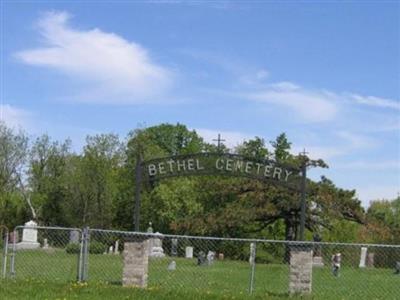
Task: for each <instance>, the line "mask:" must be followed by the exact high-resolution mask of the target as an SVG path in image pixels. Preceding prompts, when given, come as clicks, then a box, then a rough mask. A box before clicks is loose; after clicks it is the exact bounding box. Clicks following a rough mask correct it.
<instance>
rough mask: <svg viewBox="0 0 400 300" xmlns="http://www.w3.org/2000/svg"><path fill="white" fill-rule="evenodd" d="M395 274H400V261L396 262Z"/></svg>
mask: <svg viewBox="0 0 400 300" xmlns="http://www.w3.org/2000/svg"><path fill="white" fill-rule="evenodd" d="M394 274H400V261H397V262H396V267H395V271H394Z"/></svg>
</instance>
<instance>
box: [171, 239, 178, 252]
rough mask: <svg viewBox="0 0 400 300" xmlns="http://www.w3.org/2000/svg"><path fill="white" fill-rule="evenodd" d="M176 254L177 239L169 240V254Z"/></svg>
mask: <svg viewBox="0 0 400 300" xmlns="http://www.w3.org/2000/svg"><path fill="white" fill-rule="evenodd" d="M177 255H178V239H172V240H171V256H177Z"/></svg>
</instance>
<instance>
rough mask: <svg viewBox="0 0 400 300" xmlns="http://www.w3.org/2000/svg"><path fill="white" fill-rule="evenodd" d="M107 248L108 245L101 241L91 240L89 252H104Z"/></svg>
mask: <svg viewBox="0 0 400 300" xmlns="http://www.w3.org/2000/svg"><path fill="white" fill-rule="evenodd" d="M106 250H107V245H105V244H103V243H101V242H91V243H90V246H89V253H91V254H103V253H104V251H106Z"/></svg>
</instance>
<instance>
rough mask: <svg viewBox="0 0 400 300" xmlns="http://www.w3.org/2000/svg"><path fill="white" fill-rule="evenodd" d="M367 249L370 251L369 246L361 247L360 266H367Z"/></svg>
mask: <svg viewBox="0 0 400 300" xmlns="http://www.w3.org/2000/svg"><path fill="white" fill-rule="evenodd" d="M367 251H368V248H367V247H361V255H360V264H359V267H360V268H365V262H366V259H367Z"/></svg>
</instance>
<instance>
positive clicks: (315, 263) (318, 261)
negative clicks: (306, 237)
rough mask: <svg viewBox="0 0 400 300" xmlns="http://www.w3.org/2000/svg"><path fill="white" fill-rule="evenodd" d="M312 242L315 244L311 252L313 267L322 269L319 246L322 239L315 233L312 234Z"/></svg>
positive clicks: (320, 248)
mask: <svg viewBox="0 0 400 300" xmlns="http://www.w3.org/2000/svg"><path fill="white" fill-rule="evenodd" d="M313 240H314V242H315V244H314V251H313V255H314V256H313V267H323V266H324V261H323V259H322V247H321V245H320V244H319V243H320V242H321V241H322V237H321V236H320V235H319V234H318V233H317V234H314V236H313Z"/></svg>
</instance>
